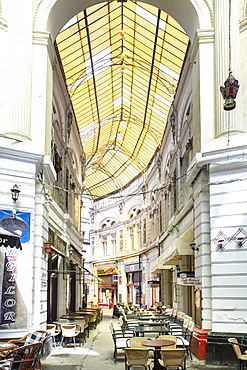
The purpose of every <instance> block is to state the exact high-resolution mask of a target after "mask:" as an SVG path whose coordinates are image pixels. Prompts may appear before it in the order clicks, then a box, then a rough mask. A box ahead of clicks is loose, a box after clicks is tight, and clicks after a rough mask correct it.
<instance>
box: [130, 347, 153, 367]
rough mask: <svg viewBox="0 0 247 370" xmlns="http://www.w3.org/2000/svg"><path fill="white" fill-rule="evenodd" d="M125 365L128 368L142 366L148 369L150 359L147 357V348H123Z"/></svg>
mask: <svg viewBox="0 0 247 370" xmlns="http://www.w3.org/2000/svg"><path fill="white" fill-rule="evenodd" d="M125 356H126V357H125V365H126V369H127V370H129V369H130V368H131V367H141V366H142V367H144V369H150V364H151V361H150V360H149V359H148V356H149V349H148V348H147V349H146V348H125Z"/></svg>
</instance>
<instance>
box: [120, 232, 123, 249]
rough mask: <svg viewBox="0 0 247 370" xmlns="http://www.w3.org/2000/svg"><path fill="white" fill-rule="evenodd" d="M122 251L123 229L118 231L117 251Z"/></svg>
mask: <svg viewBox="0 0 247 370" xmlns="http://www.w3.org/2000/svg"><path fill="white" fill-rule="evenodd" d="M122 251H123V230H120V231H119V252H122Z"/></svg>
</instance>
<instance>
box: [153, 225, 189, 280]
mask: <svg viewBox="0 0 247 370" xmlns="http://www.w3.org/2000/svg"><path fill="white" fill-rule="evenodd" d="M193 240H194V230H193V228H189V229H187V230H186V231H185V232H184V233H183V234H182V235H181V236H179V237H178V238H177V239H175V241H174V242H173V243H172V244H171V245H170V246H169V247H168V248H166V250H165V251H164V252H163V253H162V254H161V255H160V256H159V257H158V258H157V259H156V260H155V261H152V262H151V272H152V274H159V273H161V272H162V270H164V269H170V268H171V267H172V266H174V265H178V261H179V260H180V259H181V257H180V256H190V255H193V250H192V249H191V247H190V243H191V242H192V241H193Z"/></svg>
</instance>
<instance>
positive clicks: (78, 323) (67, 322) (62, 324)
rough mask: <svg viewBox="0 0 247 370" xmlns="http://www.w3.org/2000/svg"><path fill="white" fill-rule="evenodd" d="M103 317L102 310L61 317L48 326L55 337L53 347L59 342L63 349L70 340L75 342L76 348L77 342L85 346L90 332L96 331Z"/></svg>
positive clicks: (77, 312) (78, 312) (84, 311)
mask: <svg viewBox="0 0 247 370" xmlns="http://www.w3.org/2000/svg"><path fill="white" fill-rule="evenodd" d="M102 317H103V315H102V310H101V309H100V308H85V309H81V310H80V311H76V312H72V313H70V314H66V315H63V316H61V317H60V318H59V319H57V320H55V321H53V323H51V324H47V329H48V330H49V331H50V333H51V335H52V337H53V345H54V346H56V342H58V343H59V345H60V347H63V345H64V342H65V341H66V342H68V341H69V340H71V341H73V345H74V348H76V342H80V343H82V344H84V343H85V342H86V338H87V337H89V330H90V329H95V328H96V326H97V324H98V323H99V322H100V321H101V320H102ZM56 338H57V339H56Z"/></svg>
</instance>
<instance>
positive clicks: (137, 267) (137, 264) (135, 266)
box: [125, 263, 140, 272]
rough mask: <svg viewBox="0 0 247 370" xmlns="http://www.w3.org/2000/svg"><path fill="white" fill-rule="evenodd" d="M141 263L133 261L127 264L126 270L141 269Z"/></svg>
mask: <svg viewBox="0 0 247 370" xmlns="http://www.w3.org/2000/svg"><path fill="white" fill-rule="evenodd" d="M139 270H140V265H139V263H132V264H131V265H126V266H125V272H133V271H139Z"/></svg>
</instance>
